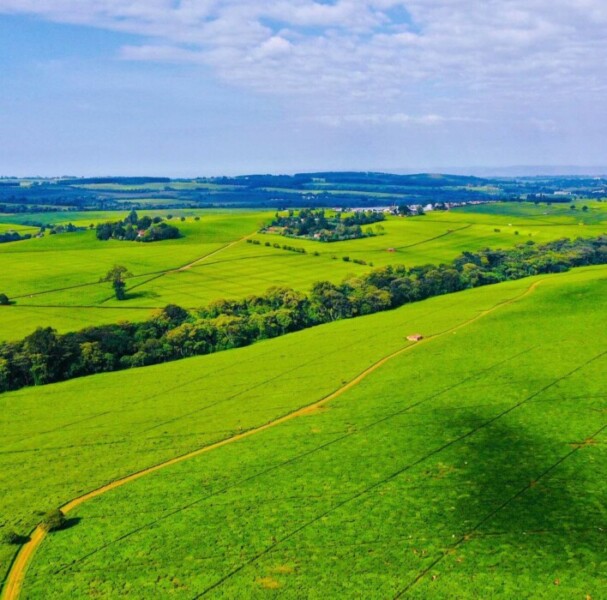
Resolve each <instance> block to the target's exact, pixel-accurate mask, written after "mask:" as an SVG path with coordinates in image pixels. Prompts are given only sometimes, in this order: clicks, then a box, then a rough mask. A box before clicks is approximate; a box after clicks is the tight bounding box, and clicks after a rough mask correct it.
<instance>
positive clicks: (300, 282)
mask: <svg viewBox="0 0 607 600" xmlns="http://www.w3.org/2000/svg"><path fill="white" fill-rule="evenodd" d="M588 205H589V207H590V208H589V210H588V211H586V212H584V211H582V210H581V207H580V208H579V209H578V210H577V211H575V214H573V211H571V210H570V209H568V207H561V206H556V207H546V206H535V205H529V204H518V203H516V204H507V205H503V204H499V205H497V204H496V205H483V206H479V207H469V208H467V209H465V210H459V209H458V210H453V211H450V212H448V213H440V212H436V213H431V214H428V215H426V216H424V217H415V218H407V219H404V218H390V219H388V221H386V222H385V224H384V226H385V234H384V235H379V236H377V237H373V238H366V239H360V240H352V241H347V242H339V243H334V244H321V243H318V242H312V241H303V240H285V238H282V237H280V236H275V235H252V234H255V231H256V230H257V229H259V227H260V226H261V224H262V223H263V222H264V220H266V219H268V218H269V217H270V216H271V215H270V213H260V212H238V211H232V212H227V211H223V212H222V211H203V210H198V211H196V210H177V211H172V212H173V213H174V214H175V215H176V216H177V217H179V216H183V217H184V218H185V219H186V220H185V221H184V222H181V221H180V220H177V221H176V223H177V225H178V226H179V227H180V229H181V230H182V231H183V233H184V236H185V237H184V238H182V239H179V240H171V241H166V242H162V243H157V244H133V243H125V242H116V241H110V242H99V241H97V240H96V239H95V234H94V232H93V231H85V232H78V233H71V234H62V235H56V236H47V237H45V238H42V239H33V240H29V241H22V242H15V243H9V244H2V245H0V271H1V272H2V274H3V278H2V283H1V286H2V289H0V293H6V294H7V295H8V296H9V297H10V298H11V299H14V300H15V301H16V303H15V304H14V305H13V306H10V307H0V339H15V338H20V337H23V336H24V335H27V334H28V333H30V332H31V331H33V330H34V329H35V328H36V327H37V326H40V325H45V326H46V325H50V326H53V327H55V328H56V329H58V330H60V331H62V332H63V331H70V330H75V329H79V328H81V327H85V326H88V325H95V324H104V323H112V322H116V321H119V320H130V321H135V320H143V319H145V318H147V317H148V316H149V315H150V313H151V311H152V310H153V309H155V308H158V307H163V306H165V305H166V304H169V303H176V304H180V305H182V306H184V307H186V308H196V307H198V306H201V305H204V304H206V303H208V302H210V301H211V300H215V299H217V298H240V297H243V296H245V295H248V294H256V293H262V292H264V291H265V290H266V289H267V288H268V287H270V286H272V285H286V286H290V287H294V288H297V289H299V290H302V291H307V290H308V289H309V288H310V286H311V285H312V283H314V282H315V281H318V280H319V279H320V278H327V279H330V280H332V281H334V282H337V281H340V280H342V279H343V278H345V277H346V276H348V275H356V274H358V273H361V272H364V271H367V270H369V269H370V268H372V267H371V266H370V265H375V266H380V265H387V264H398V263H401V264H402V263H404V264H406V265H407V266H412V265H415V264H424V263H432V262H433V263H437V264H438V263H441V262H448V261H450V260H452V259H453V258H455V257H456V256H457V255H458V254H459V253H461V252H462V251H464V250H471V251H472V250H477V249H480V248H483V247H504V248H505V247H511V246H513V245H515V244H517V243H522V242H524V241H526V240H529V239H531V240H533V241H536V242H545V241H549V240H553V239H556V238H560V237H577V236H588V237H589V236H593V235H598V234H601V233H603V232H604V231H605V223H606V222H607V207H606V206H605V205H604V204H603V203H598V202H595V203H588ZM580 206H581V203H580ZM161 212H162V211H161ZM503 213H505V214H503ZM546 213H547V214H546ZM163 214H165V215H166V211H165V212H164V213H163ZM195 215H198V216H200V221H194V216H195ZM38 217H39V218H40V219H43V220H45V221H55V222H56V221H59V220H62V221H66V220H70V221H72V222H73V223H75V224H78V225H89V224H90V223H95V222H99V221H103V220H106V219H115V218H116V216H115V213H70V214H69V218H66V216H65V215H61V214H60V213H51V214H50V215H39V216H38ZM38 217H37V216H36V215H27V216H19V217H12V218H11V217H4V219H5V220H10V221H11V222H13V223H23V222H26V221H29V222H31V221H32V219H33V220H36V218H38ZM9 226H11V225H8V224H7V225H5V227H9ZM251 235H252V237H253V239H255V240H258V241H259V242H260V245H254V244H246V243H245V242H244V240H243V238H244V237H245V236H251ZM239 240H241V241H239ZM266 242H268V243H270V244H271V245H270V246H269V247H267V246H266V245H265V244H266ZM285 242H286V243H287V244H288V245H292V246H296V247H301V248H305V249H306V251H307V254H297V253H293V252H288V251H285V250H283V249H281V248H279V249H277V248H274V247H273V244H274V243H277V244H279V245H282V244H284V243H285ZM315 253H317V255H315ZM344 258H349V259H351V260H354V259H356V260H362V261H364V262H366V263H367V265H360V264H355V263H353V262H351V260H350V261H349V262H347V261H345V260H344ZM191 263H193V264H192V266H191V268H188V269H183V270H180V269H182V267H184V266H185V265H189V264H191ZM114 264H122V265H125V266H126V267H127V268H128V269H129V270H130V271H131V272H132V273H133V274H134V275H135V277H134V278H133V279H131V280H129V282H128V283H129V290H128V297H127V300H125V301H122V302H118V301H116V300H114V299H113V298H112V290H111V288H110V286H109V285H108V284H100V283H99V279H100V277H101V276H103V275H104V274H105V273H106V272H107V271H108V270H109V269H110V268H111V267H112V266H113V265H114Z"/></svg>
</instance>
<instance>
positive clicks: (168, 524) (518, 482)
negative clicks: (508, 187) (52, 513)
mask: <svg viewBox="0 0 607 600" xmlns="http://www.w3.org/2000/svg"><path fill="white" fill-rule="evenodd" d="M264 249H265V248H264ZM260 250H261V249H260ZM316 258H317V257H316ZM341 262H343V261H341ZM606 292H607V268H605V267H600V268H599V267H593V268H587V269H579V270H576V271H573V272H570V273H567V274H563V275H557V276H546V277H540V278H532V279H527V280H520V281H515V282H509V283H506V284H500V285H497V286H490V287H486V288H480V289H476V290H470V291H467V292H462V293H458V294H453V295H448V296H443V297H439V298H434V299H430V300H427V301H424V302H420V303H417V304H413V305H409V306H406V307H403V308H401V309H398V310H395V311H391V312H387V313H379V314H376V315H372V316H370V317H364V318H360V319H355V320H351V321H340V322H336V323H332V324H330V325H325V326H321V327H317V328H313V329H310V330H306V331H302V332H300V333H297V334H292V335H288V336H285V337H283V338H278V339H275V340H270V341H267V342H262V343H258V344H255V345H253V346H250V347H247V348H243V349H239V350H233V351H228V352H223V353H219V354H215V355H210V356H206V357H200V358H194V359H189V360H185V361H180V362H177V363H172V364H167V365H161V366H156V367H150V368H145V369H137V370H132V371H124V372H120V373H112V374H106V375H99V376H95V377H90V378H85V379H80V380H74V381H70V382H66V383H63V384H56V385H50V386H46V387H43V388H39V389H24V390H21V391H19V392H14V393H10V394H4V395H2V396H0V403H1V404H2V412H1V415H2V417H1V418H2V431H6V432H7V434H6V435H5V436H4V438H3V440H2V446H1V449H0V452H1V459H0V460H1V461H2V468H1V469H0V472H1V473H2V479H3V489H4V490H5V491H6V492H7V493H5V494H4V496H3V501H2V502H3V506H2V515H3V521H4V523H3V529H4V530H8V529H9V528H10V529H11V530H15V531H16V532H17V533H20V534H26V533H28V532H29V531H30V530H31V528H32V527H33V525H34V524H35V523H36V522H37V520H39V518H40V516H39V513H40V512H44V511H46V510H48V509H50V508H55V507H58V506H61V505H63V504H65V503H66V502H68V501H69V500H70V499H72V498H76V497H78V496H81V495H82V494H84V493H86V492H88V491H91V490H94V489H96V488H99V487H100V486H103V485H105V484H107V483H108V482H111V481H113V480H116V479H119V478H120V477H124V476H126V475H128V474H129V473H134V472H136V471H139V470H141V469H144V468H146V467H150V466H152V465H156V464H159V463H162V462H163V461H167V460H169V459H171V458H173V457H176V456H180V455H184V454H186V453H188V452H191V451H195V450H196V449H197V448H202V447H205V446H209V445H211V444H213V443H216V442H218V441H221V440H225V439H229V438H231V437H234V436H238V435H239V434H241V433H242V432H246V431H252V434H251V435H249V436H248V437H244V436H243V437H241V438H237V439H236V440H235V441H234V443H231V444H227V445H224V446H221V447H218V448H215V449H212V450H211V451H209V452H207V453H205V454H200V455H199V456H192V457H189V458H188V459H187V460H183V461H181V462H178V463H176V464H173V465H171V466H167V467H166V468H164V469H160V470H157V471H156V472H154V473H150V474H148V475H145V476H142V477H141V478H139V479H138V480H136V481H132V482H128V483H125V484H124V485H123V486H122V487H118V488H116V489H114V490H111V491H108V492H107V493H106V494H103V495H100V496H98V497H97V498H95V499H91V500H90V501H87V502H85V503H83V504H82V505H81V506H79V507H78V508H76V509H75V510H74V511H73V512H71V513H70V515H69V516H70V518H72V519H73V521H72V522H71V524H72V526H71V527H69V528H67V529H65V530H63V531H60V532H57V533H54V534H52V535H51V536H49V537H48V538H47V539H45V540H44V542H43V544H42V546H41V548H40V549H39V551H38V554H37V555H35V557H34V562H33V564H32V565H31V568H30V570H29V572H28V574H27V578H26V580H25V588H24V594H23V597H24V598H68V597H69V598H74V597H78V598H80V597H90V596H92V597H111V598H115V597H121V596H128V597H136V598H149V597H167V596H175V597H179V598H181V597H183V598H194V597H202V596H204V597H225V598H228V597H230V598H231V597H258V596H259V597H265V596H267V595H272V594H274V593H280V594H282V595H283V597H293V598H297V597H311V598H313V597H321V596H323V597H352V598H355V597H365V598H375V597H377V598H385V597H400V594H403V595H405V596H407V597H436V598H444V597H461V596H462V595H463V594H468V595H470V594H474V595H475V596H476V597H489V596H492V597H499V596H500V595H501V596H503V597H515V596H516V597H521V596H525V597H553V596H555V595H556V596H561V597H584V595H589V596H591V597H593V598H594V597H597V598H598V597H600V596H599V592H600V589H601V588H600V586H601V582H602V580H601V573H602V572H604V568H605V555H604V547H605V546H604V544H605V534H604V526H605V524H606V517H607V513H606V512H605V507H604V504H603V503H601V501H600V498H601V496H602V495H604V493H605V487H604V485H605V484H604V481H605V480H606V475H607V471H606V464H607V463H606V462H605V460H603V459H604V457H603V456H602V455H603V454H604V448H605V446H604V440H605V437H604V430H605V428H606V427H607V420H606V419H605V408H606V407H605V397H606V396H605V394H606V392H605V382H604V380H603V379H604V378H602V374H603V373H604V370H605V366H606V365H607V362H606V361H607V358H606V357H607V354H606V352H607V346H605V340H604V339H603V338H602V336H598V335H596V332H597V331H601V330H603V329H604V325H605V317H604V315H605V310H606V309H607V305H606V303H605V302H606V301H605V299H606V298H607V294H606ZM417 332H420V333H422V334H423V335H424V336H425V339H424V340H423V341H422V342H418V343H414V342H409V341H407V340H406V336H407V335H409V334H411V333H417ZM383 359H388V360H385V361H384V362H378V361H382V360H383ZM374 366H375V367H377V368H374ZM361 374H362V375H363V377H361ZM327 398H329V400H328V401H326V402H323V399H327ZM319 401H320V403H319V404H318V405H317V406H316V407H315V408H314V409H311V410H309V411H307V412H306V413H305V414H299V413H295V411H297V410H298V409H301V408H302V407H305V406H309V405H314V404H315V403H318V402H319ZM289 414H293V418H287V419H282V421H280V422H277V423H276V424H275V426H273V427H269V428H263V427H264V425H265V424H268V423H273V422H275V420H276V419H281V417H284V415H289ZM255 428H261V429H260V430H259V431H257V432H255ZM0 552H1V554H0V558H1V559H2V560H3V561H4V562H3V565H4V570H6V568H7V566H8V564H9V561H10V557H11V556H12V555H13V553H14V546H9V545H7V544H3V545H2V546H0ZM272 590H276V592H273V591H272Z"/></svg>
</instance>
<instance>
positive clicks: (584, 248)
mask: <svg viewBox="0 0 607 600" xmlns="http://www.w3.org/2000/svg"><path fill="white" fill-rule="evenodd" d="M242 239H245V238H242ZM242 239H241V240H238V241H235V242H230V244H227V245H226V246H224V247H223V249H225V248H227V247H229V246H230V245H234V244H236V243H239V242H240V241H242ZM219 251H221V249H219V250H217V251H215V252H213V253H210V254H207V255H206V256H205V257H202V258H201V259H199V260H198V261H196V262H199V261H200V260H204V259H205V258H208V257H209V256H211V255H213V254H217V252H219ZM190 264H194V263H190ZM599 264H607V236H605V235H603V236H599V237H597V238H591V239H577V240H574V241H571V240H569V239H563V240H557V241H555V242H550V243H548V244H544V245H540V246H538V245H536V244H534V243H533V242H531V241H528V242H526V243H524V244H521V245H519V246H517V247H515V248H513V249H510V250H490V249H485V250H481V251H479V252H464V253H463V254H461V255H460V256H459V257H458V258H456V259H455V260H454V261H453V262H452V263H451V264H441V265H438V266H436V265H432V264H429V265H421V266H415V267H411V268H406V267H405V266H404V265H397V266H387V267H382V268H377V269H374V270H372V271H369V272H367V273H365V274H362V275H360V276H358V277H351V278H349V279H346V280H345V281H343V282H342V283H341V284H340V285H335V284H333V283H331V282H329V281H320V282H317V283H316V284H314V285H313V286H312V290H311V292H310V294H308V295H306V294H303V293H301V292H298V291H295V290H293V289H290V288H278V287H274V288H270V289H269V290H268V291H267V292H266V294H265V295H262V296H249V297H247V298H244V299H242V300H216V301H214V302H211V303H210V304H208V305H207V306H206V307H202V308H199V309H197V310H194V311H188V310H186V309H184V308H182V307H179V306H175V305H169V306H166V307H165V308H164V309H163V310H161V311H159V312H158V313H157V314H155V315H154V316H153V317H152V318H151V319H149V320H147V321H142V322H139V323H128V322H122V323H117V324H112V325H103V326H93V327H88V328H86V329H82V330H80V331H77V332H74V333H67V334H64V335H58V334H57V332H56V331H55V330H54V329H52V328H50V327H47V328H38V329H37V330H36V331H34V333H32V334H31V335H29V336H27V337H26V338H24V339H22V340H20V341H15V342H4V343H2V344H0V392H3V391H8V390H16V389H20V388H22V387H25V386H30V385H43V384H46V383H54V382H57V381H65V380H68V379H73V378H75V377H81V376H85V375H90V374H93V373H101V372H110V371H117V370H122V369H127V368H131V367H140V366H146V365H152V364H158V363H162V362H168V361H173V360H179V359H181V358H186V357H190V356H198V355H204V354H211V353H213V352H219V351H222V350H227V349H230V348H238V347H242V346H247V345H250V344H252V343H254V342H256V341H259V340H263V339H269V338H273V337H278V336H281V335H285V334H287V333H291V332H294V331H300V330H302V329H306V328H309V327H313V326H315V325H320V324H322V323H329V322H331V321H336V320H339V319H348V318H353V317H357V316H362V315H368V314H372V313H376V312H381V311H385V310H390V309H393V308H397V307H399V306H403V305H404V304H409V303H411V302H417V301H420V300H424V299H426V298H431V297H434V296H439V295H443V294H449V293H453V292H458V291H461V290H464V289H470V288H475V287H480V286H484V285H489V284H493V283H499V282H502V281H512V280H517V279H523V278H525V277H528V276H531V275H540V274H545V273H562V272H565V271H567V270H569V269H571V268H573V267H579V266H590V265H599Z"/></svg>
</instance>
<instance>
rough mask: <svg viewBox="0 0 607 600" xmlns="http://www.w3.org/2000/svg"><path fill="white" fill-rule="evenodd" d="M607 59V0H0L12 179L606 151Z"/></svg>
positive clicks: (429, 166)
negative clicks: (15, 177) (36, 176)
mask: <svg viewBox="0 0 607 600" xmlns="http://www.w3.org/2000/svg"><path fill="white" fill-rule="evenodd" d="M606 64H607V3H606V2H605V1H604V0H332V1H330V0H324V1H322V0H257V1H251V0H0V175H5V176H32V175H42V176H54V175H85V176H87V175H89V176H90V175H165V176H172V177H194V176H205V175H207V176H208V175H222V174H227V175H231V174H243V173H293V172H302V171H315V170H316V171H319V170H365V171H366V170H383V171H436V170H446V169H450V170H452V171H455V170H459V171H463V172H466V171H469V172H474V170H475V169H478V168H480V167H485V168H499V167H508V166H512V165H534V166H538V167H542V166H546V167H547V166H548V165H557V166H558V165H563V166H570V167H575V166H578V167H580V166H582V167H586V166H594V165H607V144H606V143H605V140H606V139H607V135H606V134H607V119H606V115H607V94H606V92H607V69H606V68H605V65H606ZM540 170H541V169H540Z"/></svg>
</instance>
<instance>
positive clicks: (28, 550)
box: [2, 280, 543, 600]
mask: <svg viewBox="0 0 607 600" xmlns="http://www.w3.org/2000/svg"><path fill="white" fill-rule="evenodd" d="M542 281H543V280H539V281H536V282H534V283H533V284H531V285H530V286H529V287H528V288H527V289H526V290H525V291H524V292H522V293H521V294H519V295H517V296H515V297H514V298H510V299H508V300H504V301H502V302H499V303H498V304H496V305H495V306H493V307H491V308H489V309H487V310H484V311H481V312H480V313H479V314H478V315H476V316H475V317H472V318H471V319H468V320H467V321H464V322H463V323H460V324H459V325H455V326H454V327H451V328H449V329H446V330H445V331H443V332H441V333H437V334H434V335H431V336H428V337H426V338H424V339H422V340H420V341H418V342H409V343H408V344H407V345H406V346H404V347H403V348H400V349H399V350H396V351H395V352H392V353H391V354H389V355H388V356H385V357H384V358H382V359H380V360H378V361H377V362H375V363H374V364H372V365H371V366H370V367H368V368H367V369H365V370H364V371H363V372H362V373H360V374H359V375H357V376H356V377H354V379H352V380H350V381H349V382H348V383H346V384H344V385H343V386H342V387H340V388H338V389H337V390H335V391H334V392H332V393H331V394H329V395H328V396H325V397H324V398H321V399H320V400H318V401H316V402H314V403H312V404H309V405H308V406H304V407H303V408H299V409H297V410H295V411H293V412H291V413H288V414H286V415H283V416H282V417H279V418H278V419H276V420H274V421H270V422H268V423H266V424H265V425H261V426H259V427H255V428H254V429H249V430H248V431H245V432H243V433H238V434H236V435H234V436H232V437H229V438H226V439H224V440H221V441H219V442H215V443H214V444H210V445H208V446H204V447H202V448H198V449H197V450H193V451H192V452H188V453H187V454H182V455H181V456H176V457H175V458H171V459H170V460H168V461H166V462H163V463H160V464H157V465H154V466H153V467H148V468H146V469H143V470H141V471H137V472H136V473H132V474H131V475H127V476H126V477H123V478H122V479H117V480H116V481H112V482H111V483H108V484H107V485H104V486H102V487H100V488H97V489H96V490H93V491H91V492H88V493H86V494H84V495H82V496H79V497H78V498H74V499H73V500H71V501H70V502H68V503H67V504H64V505H63V506H62V507H61V510H62V511H63V513H64V514H67V513H69V512H70V511H72V510H74V509H75V508H77V507H78V506H80V505H81V504H84V503H85V502H87V501H88V500H92V499H93V498H96V497H97V496H101V495H102V494H105V493H106V492H109V491H111V490H113V489H116V488H118V487H121V486H123V485H125V484H127V483H130V482H132V481H135V480H137V479H139V478H141V477H144V476H145V475H149V474H150V473H154V472H155V471H158V470H160V469H164V468H165V467H170V466H171V465H174V464H177V463H180V462H182V461H185V460H188V459H190V458H194V457H196V456H200V455H201V454H205V453H206V452H210V451H211V450H215V449H217V448H221V447H222V446H226V445H227V444H231V443H233V442H238V441H240V440H242V439H245V438H248V437H250V436H252V435H255V434H256V433H260V432H262V431H265V430H266V429H270V428H271V427H275V426H277V425H280V424H282V423H285V422H286V421H290V420H291V419H295V418H297V417H301V416H304V415H307V414H310V413H312V412H314V411H315V410H317V409H319V408H321V407H322V406H323V405H324V404H326V403H327V402H330V401H331V400H334V399H335V398H337V397H338V396H341V395H342V394H343V393H345V392H347V391H348V390H350V389H351V388H353V387H355V386H356V385H358V384H359V383H360V382H361V381H362V380H363V379H365V378H366V377H367V376H369V375H371V373H374V372H375V371H377V370H378V369H379V368H380V367H382V366H383V365H385V364H386V363H387V362H389V361H390V360H392V359H393V358H396V357H397V356H400V355H401V354H403V353H405V352H408V351H410V350H412V349H413V348H416V347H417V346H419V345H421V344H425V343H428V342H430V341H432V340H434V339H437V338H440V337H442V336H444V335H446V334H448V333H453V332H454V331H457V330H459V329H462V328H463V327H467V326H468V325H471V324H472V323H474V322H475V321H478V320H479V319H481V318H483V317H486V316H487V315H489V314H491V313H493V312H494V311H496V310H498V309H499V308H502V307H505V306H509V305H510V304H512V303H514V302H517V301H518V300H521V299H522V298H524V297H525V296H527V295H529V294H531V293H532V292H533V291H535V289H536V288H537V286H538V285H539V284H540V283H541V282H542ZM46 535H47V532H46V531H45V530H44V529H43V528H42V527H41V526H38V527H36V529H35V530H34V532H33V533H32V534H31V536H30V539H29V540H28V542H26V543H25V544H24V545H23V546H22V547H21V549H20V550H19V553H18V554H17V555H16V557H15V560H14V561H13V563H12V565H11V568H10V571H9V573H8V576H7V578H6V583H5V586H4V590H3V595H2V598H3V600H17V598H18V597H19V594H20V593H21V588H22V585H23V581H24V579H25V574H26V571H27V567H28V565H29V563H30V561H31V560H32V557H33V556H34V553H35V552H36V550H37V549H38V547H39V546H40V545H41V544H42V542H43V541H44V538H45V537H46Z"/></svg>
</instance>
